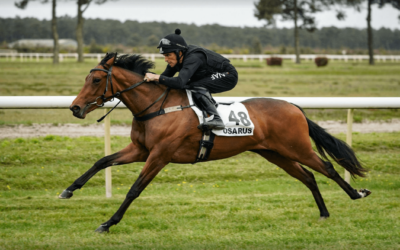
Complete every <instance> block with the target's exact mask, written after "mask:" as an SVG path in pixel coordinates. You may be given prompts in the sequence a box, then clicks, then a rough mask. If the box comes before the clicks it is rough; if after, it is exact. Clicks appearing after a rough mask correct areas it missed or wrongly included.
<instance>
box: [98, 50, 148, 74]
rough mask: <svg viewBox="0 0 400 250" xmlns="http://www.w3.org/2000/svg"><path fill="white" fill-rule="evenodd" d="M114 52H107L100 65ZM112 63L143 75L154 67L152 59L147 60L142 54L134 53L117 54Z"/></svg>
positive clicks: (114, 53) (111, 56) (112, 55)
mask: <svg viewBox="0 0 400 250" xmlns="http://www.w3.org/2000/svg"><path fill="white" fill-rule="evenodd" d="M116 54H117V53H116V52H113V53H107V55H106V56H105V57H104V58H103V60H101V62H100V65H102V66H104V64H106V63H107V61H108V60H110V59H111V58H113V57H114V56H115V55H116ZM114 65H115V66H118V67H121V68H124V69H127V70H130V71H133V72H135V73H138V74H141V75H145V74H146V73H147V72H149V69H152V68H154V67H155V65H154V63H153V62H152V61H149V60H147V59H146V58H144V57H143V56H141V55H136V54H134V55H129V54H123V55H118V56H117V58H116V59H115V60H114Z"/></svg>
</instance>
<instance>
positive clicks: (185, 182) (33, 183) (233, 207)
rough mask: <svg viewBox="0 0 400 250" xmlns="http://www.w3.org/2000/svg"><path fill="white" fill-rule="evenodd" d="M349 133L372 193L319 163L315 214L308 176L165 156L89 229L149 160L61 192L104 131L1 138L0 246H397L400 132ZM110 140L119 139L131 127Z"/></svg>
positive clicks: (243, 159) (116, 144) (244, 159)
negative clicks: (109, 185) (108, 187)
mask: <svg viewBox="0 0 400 250" xmlns="http://www.w3.org/2000/svg"><path fill="white" fill-rule="evenodd" d="M338 137H339V138H342V139H343V137H344V135H338ZM353 140H354V142H355V143H354V149H355V151H356V153H357V154H358V156H359V158H360V159H361V160H362V161H363V162H364V164H365V165H366V166H367V167H368V168H369V169H370V170H371V171H370V173H369V175H368V177H367V178H363V179H357V180H356V181H353V182H352V185H353V186H354V187H355V188H369V189H371V190H372V191H373V194H372V195H371V196H370V197H368V198H366V199H361V200H356V201H352V200H350V199H349V198H348V197H347V195H346V194H345V193H344V192H343V191H342V190H341V189H340V188H339V187H338V186H337V185H336V184H335V183H333V182H332V181H331V180H329V179H327V178H326V177H324V176H322V175H321V174H318V173H315V175H316V178H317V182H318V185H319V187H320V190H321V193H322V195H323V197H324V199H325V201H326V205H327V207H328V209H329V211H330V213H331V218H329V219H328V220H325V221H319V220H318V217H319V213H318V209H317V206H316V204H315V202H314V200H313V198H312V195H311V193H310V192H309V191H308V189H307V188H306V187H305V186H304V185H303V184H301V183H299V182H298V181H296V180H295V179H293V178H291V177H289V176H288V175H287V174H286V173H284V171H282V170H280V169H278V168H277V167H276V166H274V165H272V164H269V163H267V162H266V161H265V160H263V159H262V158H261V157H259V156H257V155H255V154H251V153H244V154H241V155H238V156H236V157H233V158H230V159H226V160H223V161H215V162H208V163H201V164H196V165H176V164H170V165H168V166H167V167H166V168H165V169H164V170H163V171H162V172H161V173H160V174H159V175H158V176H157V178H156V179H155V180H154V181H153V182H152V185H150V186H148V188H147V189H146V190H145V191H144V192H143V193H142V195H141V196H140V197H139V198H138V199H137V200H135V201H134V203H133V204H132V205H131V207H130V209H129V210H128V212H127V213H126V215H125V217H124V219H123V220H122V221H121V223H120V224H118V225H117V226H114V227H112V228H111V233H110V234H108V235H97V234H95V233H94V232H93V230H94V229H96V228H97V226H99V224H100V223H102V222H105V221H106V220H108V219H109V217H110V216H111V215H112V214H113V213H114V212H115V211H116V210H117V208H118V207H119V205H120V204H121V202H122V200H123V199H124V197H125V194H126V193H127V191H128V189H129V187H130V186H131V185H132V183H133V182H134V180H135V179H136V177H137V175H138V173H139V171H140V170H141V167H142V165H143V163H134V164H129V165H125V166H118V167H113V197H112V198H109V199H107V198H105V197H104V192H105V191H104V188H103V185H104V174H103V173H104V172H101V173H99V174H98V175H97V176H95V177H94V178H93V179H92V180H90V181H89V182H88V183H87V185H86V186H85V187H84V188H83V189H81V190H80V191H76V192H75V195H74V197H72V199H70V200H59V199H57V198H56V196H57V193H59V192H61V191H62V190H63V189H65V188H66V187H67V186H68V185H70V184H71V183H72V181H73V180H75V179H76V178H77V177H79V176H80V175H81V174H82V173H83V172H84V171H86V170H87V169H88V168H89V166H91V165H93V163H94V162H95V161H96V160H97V159H99V158H101V157H102V154H103V141H102V139H101V138H94V137H81V138H76V139H75V138H74V139H71V138H68V137H58V136H47V137H42V138H34V139H22V138H19V139H14V140H0V149H1V151H2V154H1V156H0V166H1V167H0V249H110V248H111V249H113V248H118V249H350V248H351V249H366V248H371V249H398V248H399V247H400V241H399V239H400V220H399V219H400V218H399V217H400V204H399V201H400V195H399V191H400V190H399V189H400V182H399V181H398V176H399V174H400V167H399V165H398V163H399V161H400V133H379V134H378V133H373V134H355V135H354V137H353ZM112 142H113V145H112V147H113V150H114V151H117V150H118V149H120V148H123V147H124V146H125V145H126V144H127V143H128V139H127V138H122V137H113V138H112ZM86 152H90V153H86ZM71 156H74V157H71ZM335 167H336V169H337V170H338V171H339V172H340V173H343V169H342V168H339V167H338V166H335Z"/></svg>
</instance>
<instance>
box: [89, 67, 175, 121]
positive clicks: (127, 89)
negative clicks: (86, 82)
mask: <svg viewBox="0 0 400 250" xmlns="http://www.w3.org/2000/svg"><path fill="white" fill-rule="evenodd" d="M93 71H103V72H106V73H107V83H106V88H105V90H104V93H103V94H102V95H101V96H98V97H97V98H96V99H95V101H94V102H91V103H88V104H87V105H86V106H89V105H97V106H98V107H103V106H104V104H105V103H106V102H109V101H113V100H114V97H119V96H121V94H122V93H124V92H127V91H129V90H132V89H134V88H136V87H138V86H140V85H141V84H143V83H144V82H146V80H143V81H141V82H138V83H135V84H134V85H132V86H130V87H129V88H126V89H124V90H121V91H119V92H116V93H115V94H114V88H113V85H112V77H111V74H112V66H111V67H110V69H109V70H106V69H98V68H94V69H91V70H90V73H92V72H93ZM108 83H110V87H111V93H112V95H111V96H109V97H105V95H106V93H107V91H108ZM170 90H171V89H170V88H169V87H168V88H167V89H166V90H165V91H164V92H163V93H162V94H161V96H160V97H158V98H157V100H155V101H154V102H153V103H152V104H150V105H149V106H148V107H147V108H145V109H144V110H142V111H140V112H139V113H136V114H133V116H134V117H135V119H136V120H139V121H145V120H148V119H151V118H153V117H156V116H157V115H154V114H155V113H160V111H161V110H162V105H163V104H164V102H165V100H166V99H167V97H168V93H169V91H170ZM165 94H167V95H166V96H165V98H164V101H163V102H162V104H161V109H160V110H159V111H157V112H154V113H151V114H149V115H152V116H151V117H150V116H147V115H144V116H143V117H136V116H137V115H140V114H142V113H144V112H145V111H147V110H148V109H149V108H151V107H152V106H153V105H154V104H156V103H157V102H158V101H160V100H161V98H163V96H164V95H165ZM99 98H101V100H102V101H103V102H102V103H101V104H98V103H97V100H98V99H99ZM110 98H111V99H110ZM107 99H110V100H109V101H107ZM120 103H121V100H120V101H119V102H118V103H117V104H116V105H115V106H114V107H113V108H112V109H111V110H110V111H108V112H107V114H105V115H104V116H103V117H101V118H100V119H98V120H97V122H101V121H102V120H103V119H104V118H106V116H107V115H108V114H110V113H111V111H113V110H114V109H115V108H116V107H117V106H118V105H119V104H120ZM163 114H165V113H163ZM158 115H162V114H158ZM148 117H149V118H148ZM140 118H147V119H144V120H143V119H140Z"/></svg>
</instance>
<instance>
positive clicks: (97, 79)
mask: <svg viewBox="0 0 400 250" xmlns="http://www.w3.org/2000/svg"><path fill="white" fill-rule="evenodd" d="M100 81H101V79H99V78H96V79H94V80H93V83H99V82H100Z"/></svg>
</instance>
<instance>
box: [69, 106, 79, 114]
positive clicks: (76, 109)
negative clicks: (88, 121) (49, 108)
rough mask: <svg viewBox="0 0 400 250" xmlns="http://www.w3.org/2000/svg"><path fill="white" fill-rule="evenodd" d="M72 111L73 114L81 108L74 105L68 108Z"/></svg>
mask: <svg viewBox="0 0 400 250" xmlns="http://www.w3.org/2000/svg"><path fill="white" fill-rule="evenodd" d="M69 109H70V110H71V111H72V112H74V114H76V113H79V111H80V110H81V108H80V107H79V106H78V105H74V106H72V107H71V108H69Z"/></svg>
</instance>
